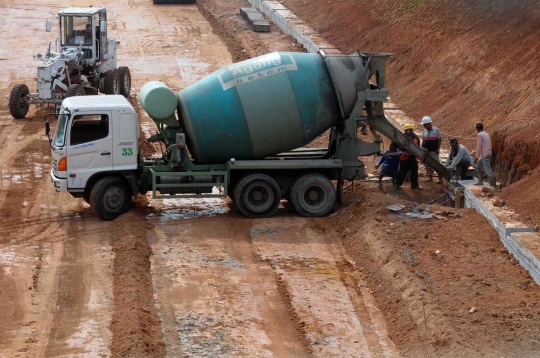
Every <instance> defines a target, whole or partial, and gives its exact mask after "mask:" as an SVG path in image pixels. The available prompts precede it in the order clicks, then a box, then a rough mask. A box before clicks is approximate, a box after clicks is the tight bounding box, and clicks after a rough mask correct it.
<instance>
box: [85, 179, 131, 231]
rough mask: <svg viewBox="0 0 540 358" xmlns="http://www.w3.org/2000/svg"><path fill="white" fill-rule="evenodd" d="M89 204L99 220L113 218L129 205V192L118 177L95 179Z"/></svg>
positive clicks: (127, 208) (126, 209) (125, 210)
mask: <svg viewBox="0 0 540 358" xmlns="http://www.w3.org/2000/svg"><path fill="white" fill-rule="evenodd" d="M90 206H92V208H93V209H94V211H95V212H96V214H97V216H98V217H99V218H100V219H101V220H106V221H108V220H114V219H116V218H117V217H118V216H120V215H122V214H123V213H125V212H127V211H129V208H130V207H131V193H130V190H129V189H128V186H127V184H126V182H125V181H124V180H123V179H122V178H120V177H105V178H102V179H100V180H98V181H97V183H96V184H94V187H93V188H92V191H91V192H90Z"/></svg>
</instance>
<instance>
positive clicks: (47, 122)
mask: <svg viewBox="0 0 540 358" xmlns="http://www.w3.org/2000/svg"><path fill="white" fill-rule="evenodd" d="M49 133H51V126H50V125H49V121H45V135H46V136H47V137H48V136H49Z"/></svg>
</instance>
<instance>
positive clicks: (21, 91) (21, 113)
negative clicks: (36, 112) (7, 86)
mask: <svg viewBox="0 0 540 358" xmlns="http://www.w3.org/2000/svg"><path fill="white" fill-rule="evenodd" d="M29 94H30V91H29V90H28V86H27V85H15V86H14V87H13V88H12V89H11V93H10V95H9V112H10V113H11V115H12V116H13V118H15V119H21V118H24V117H25V116H26V113H28V108H30V105H29V104H28V101H27V99H26V96H28V95H29Z"/></svg>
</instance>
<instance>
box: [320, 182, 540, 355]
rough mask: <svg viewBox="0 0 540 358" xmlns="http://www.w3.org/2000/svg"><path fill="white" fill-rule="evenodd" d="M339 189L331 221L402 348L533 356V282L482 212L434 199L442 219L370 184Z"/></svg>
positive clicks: (536, 325)
mask: <svg viewBox="0 0 540 358" xmlns="http://www.w3.org/2000/svg"><path fill="white" fill-rule="evenodd" d="M347 193H348V197H347V198H346V202H347V206H346V207H344V208H342V209H340V210H339V211H338V212H337V215H335V216H334V217H332V218H331V219H330V220H331V222H332V223H333V226H334V227H338V228H339V229H338V230H337V231H338V234H340V237H341V240H342V242H343V246H344V247H345V249H346V252H347V254H348V255H349V256H350V257H351V258H352V260H354V261H355V262H357V265H358V267H359V270H360V272H362V274H363V275H364V280H365V284H366V286H367V287H368V288H369V289H370V291H371V293H372V294H373V295H374V297H375V299H376V302H377V303H378V304H379V308H380V309H381V311H382V312H383V314H384V316H385V318H386V322H387V326H388V330H389V334H390V337H391V338H392V339H393V340H394V342H395V344H396V346H398V347H399V348H400V350H401V353H402V355H403V356H404V357H480V356H487V357H499V356H505V357H536V356H538V352H539V351H540V340H539V337H540V335H539V333H540V310H539V306H538V305H539V302H540V287H538V285H536V284H535V283H534V281H532V279H531V277H530V276H529V274H528V273H527V271H525V270H524V269H523V268H522V267H521V266H520V265H519V264H518V263H517V261H516V260H515V259H514V258H513V257H512V256H511V255H509V254H508V251H507V250H506V249H505V248H504V247H503V245H502V244H501V242H500V239H499V237H498V234H497V233H496V232H495V231H494V230H492V229H491V226H490V225H489V224H488V223H487V222H486V220H485V219H484V218H483V217H481V216H480V215H478V214H477V213H476V212H475V211H474V210H472V209H451V208H448V207H441V206H438V205H433V206H429V207H427V206H424V208H428V209H429V210H430V212H431V213H436V212H439V214H441V219H440V220H439V219H427V220H421V219H416V218H410V217H407V216H406V215H405V213H406V212H407V211H409V210H411V208H412V204H411V203H412V201H411V200H403V199H402V198H396V197H394V196H389V195H385V193H381V192H379V191H378V190H377V189H376V188H373V186H371V187H369V186H366V185H360V186H359V187H356V188H355V189H354V191H347ZM417 202H418V201H417ZM391 204H404V205H405V208H404V209H403V210H402V213H401V214H400V213H396V212H392V211H390V210H388V209H387V206H389V205H391ZM473 308H474V309H473ZM471 310H473V312H472V313H471Z"/></svg>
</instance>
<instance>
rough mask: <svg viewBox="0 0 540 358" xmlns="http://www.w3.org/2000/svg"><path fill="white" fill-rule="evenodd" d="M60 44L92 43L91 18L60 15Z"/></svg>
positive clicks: (77, 44) (88, 44) (87, 44)
mask: <svg viewBox="0 0 540 358" xmlns="http://www.w3.org/2000/svg"><path fill="white" fill-rule="evenodd" d="M60 26H61V31H62V46H79V45H80V44H81V42H82V43H83V45H85V46H90V45H92V18H91V17H90V16H73V15H69V16H62V18H61V25H60Z"/></svg>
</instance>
